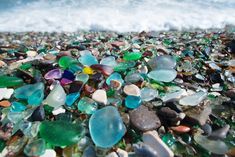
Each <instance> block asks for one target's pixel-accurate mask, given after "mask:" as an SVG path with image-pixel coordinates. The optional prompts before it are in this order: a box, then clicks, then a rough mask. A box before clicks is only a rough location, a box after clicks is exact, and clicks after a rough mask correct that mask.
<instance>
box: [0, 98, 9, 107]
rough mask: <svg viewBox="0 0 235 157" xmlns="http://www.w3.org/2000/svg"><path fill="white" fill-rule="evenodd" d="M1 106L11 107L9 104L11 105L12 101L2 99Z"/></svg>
mask: <svg viewBox="0 0 235 157" xmlns="http://www.w3.org/2000/svg"><path fill="white" fill-rule="evenodd" d="M0 106H1V107H9V106H11V103H10V101H7V100H3V101H0Z"/></svg>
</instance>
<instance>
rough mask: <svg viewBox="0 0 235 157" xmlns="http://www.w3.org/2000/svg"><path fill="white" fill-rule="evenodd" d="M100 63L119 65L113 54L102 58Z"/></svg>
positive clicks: (111, 65) (112, 65)
mask: <svg viewBox="0 0 235 157" xmlns="http://www.w3.org/2000/svg"><path fill="white" fill-rule="evenodd" d="M100 64H103V65H107V66H110V67H115V66H116V65H117V62H116V59H115V57H113V56H108V57H105V58H102V59H101V61H100Z"/></svg>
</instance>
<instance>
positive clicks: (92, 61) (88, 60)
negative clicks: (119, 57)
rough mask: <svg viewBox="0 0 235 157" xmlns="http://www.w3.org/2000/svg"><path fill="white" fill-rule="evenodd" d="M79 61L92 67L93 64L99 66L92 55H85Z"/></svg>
mask: <svg viewBox="0 0 235 157" xmlns="http://www.w3.org/2000/svg"><path fill="white" fill-rule="evenodd" d="M78 61H79V62H80V63H81V64H83V65H86V66H91V65H93V64H98V61H97V59H96V57H95V56H93V55H91V54H84V55H82V56H81V57H79V58H78Z"/></svg>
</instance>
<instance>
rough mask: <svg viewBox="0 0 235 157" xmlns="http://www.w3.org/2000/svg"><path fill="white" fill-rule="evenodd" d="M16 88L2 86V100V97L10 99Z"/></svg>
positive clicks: (0, 92) (0, 95)
mask: <svg viewBox="0 0 235 157" xmlns="http://www.w3.org/2000/svg"><path fill="white" fill-rule="evenodd" d="M13 92H14V89H12V88H0V100H2V99H10V98H11V96H12V94H13Z"/></svg>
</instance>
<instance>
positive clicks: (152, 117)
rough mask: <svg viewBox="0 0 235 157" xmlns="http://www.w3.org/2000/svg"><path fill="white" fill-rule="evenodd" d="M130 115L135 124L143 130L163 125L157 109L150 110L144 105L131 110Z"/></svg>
mask: <svg viewBox="0 0 235 157" xmlns="http://www.w3.org/2000/svg"><path fill="white" fill-rule="evenodd" d="M129 115H130V120H131V123H132V124H133V126H135V127H136V128H138V129H139V130H141V131H148V130H153V129H156V128H159V127H160V126H161V122H160V120H159V118H158V116H157V114H156V113H155V111H149V109H148V108H147V107H145V106H143V105H141V106H140V107H138V108H137V109H134V110H132V111H130V112H129Z"/></svg>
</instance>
